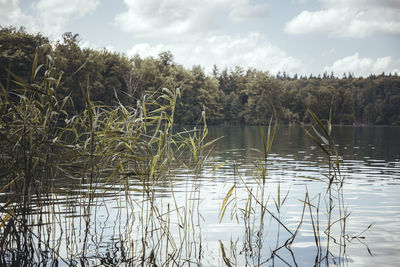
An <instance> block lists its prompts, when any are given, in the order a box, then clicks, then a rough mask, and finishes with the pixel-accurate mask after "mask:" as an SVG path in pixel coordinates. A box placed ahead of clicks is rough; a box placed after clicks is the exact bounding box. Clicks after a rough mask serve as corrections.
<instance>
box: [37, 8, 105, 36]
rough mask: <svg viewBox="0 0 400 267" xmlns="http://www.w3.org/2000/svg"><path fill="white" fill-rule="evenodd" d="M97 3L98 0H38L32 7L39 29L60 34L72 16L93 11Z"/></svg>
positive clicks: (80, 15) (79, 15)
mask: <svg viewBox="0 0 400 267" xmlns="http://www.w3.org/2000/svg"><path fill="white" fill-rule="evenodd" d="M99 3H100V0H69V1H65V0H39V1H38V2H36V3H34V4H33V5H32V7H33V9H34V11H35V13H36V14H37V15H36V20H37V25H38V27H40V30H41V31H43V32H45V33H47V34H55V35H60V34H61V33H63V32H64V31H65V29H64V28H65V25H66V24H67V22H68V21H69V20H70V19H71V18H72V17H82V16H84V15H86V14H87V13H89V12H91V11H94V10H95V9H96V7H97V6H98V4H99Z"/></svg>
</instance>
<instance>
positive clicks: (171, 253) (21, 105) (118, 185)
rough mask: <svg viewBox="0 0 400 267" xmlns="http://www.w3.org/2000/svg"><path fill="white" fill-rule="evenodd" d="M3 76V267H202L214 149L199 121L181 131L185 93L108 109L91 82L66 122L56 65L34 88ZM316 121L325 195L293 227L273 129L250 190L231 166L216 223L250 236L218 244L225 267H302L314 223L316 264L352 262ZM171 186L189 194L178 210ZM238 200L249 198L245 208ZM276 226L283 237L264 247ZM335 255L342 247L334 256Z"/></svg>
mask: <svg viewBox="0 0 400 267" xmlns="http://www.w3.org/2000/svg"><path fill="white" fill-rule="evenodd" d="M5 71H7V73H8V76H9V79H8V80H7V83H6V84H4V85H3V84H0V87H1V98H0V112H1V120H0V123H1V124H0V137H1V138H0V145H1V150H0V158H1V163H0V164H1V165H0V177H1V181H2V183H1V187H0V194H1V195H0V197H1V201H0V203H2V204H1V205H0V237H1V239H0V264H1V265H4V266H6V265H11V264H14V265H28V266H29V265H34V264H37V265H43V266H44V265H54V266H58V265H59V264H61V265H62V264H64V265H82V266H87V265H90V266H91V265H101V264H102V265H105V266H116V265H129V266H130V265H134V266H182V265H196V266H200V265H201V264H202V262H203V259H204V251H205V250H204V244H203V235H202V228H201V225H202V220H203V218H202V216H201V213H200V201H201V198H202V195H201V194H202V190H203V189H202V184H203V183H202V179H203V171H204V162H205V161H206V160H207V157H208V155H209V152H210V149H211V148H212V146H213V144H214V142H216V141H217V140H211V141H207V139H206V137H207V134H208V128H207V123H206V116H205V114H204V113H203V114H202V123H201V126H200V127H199V128H194V129H193V130H186V129H184V130H182V131H177V130H176V129H174V113H175V107H176V102H177V101H178V99H179V97H180V93H181V92H180V90H179V89H176V90H174V91H171V90H169V89H166V88H164V89H161V90H159V91H157V92H148V93H146V94H144V95H143V96H142V97H141V99H137V100H136V103H132V107H126V106H124V105H122V104H120V102H119V101H118V99H117V98H116V99H117V102H118V105H116V106H114V107H108V106H104V105H102V104H101V103H94V102H92V101H91V98H90V90H91V88H90V85H89V81H87V82H86V83H84V84H82V85H81V90H82V97H83V98H84V99H85V103H86V108H85V109H84V110H83V111H82V112H81V113H79V114H76V113H71V112H70V111H71V109H72V108H73V102H72V101H71V98H70V97H68V96H67V97H64V98H61V99H60V98H59V96H58V93H57V92H58V88H59V86H60V84H62V75H63V74H62V72H61V71H59V70H57V69H56V67H55V66H54V64H53V59H52V57H51V55H49V56H48V57H47V60H46V62H44V63H43V64H39V63H38V61H37V56H35V60H34V62H33V66H32V76H31V79H30V81H28V82H26V81H23V80H21V79H20V78H19V77H17V76H15V75H14V74H13V73H11V72H10V71H8V70H7V69H6V68H5ZM310 115H311V116H312V118H313V119H314V124H313V125H312V126H311V129H310V130H306V131H307V133H308V135H310V137H311V138H312V139H313V140H314V141H315V142H316V144H317V145H318V146H319V147H320V148H321V150H322V151H323V152H324V153H325V155H326V158H327V164H328V172H327V173H326V174H323V175H322V179H320V181H321V182H323V183H326V192H324V193H320V192H318V193H317V194H316V195H315V196H312V193H313V192H308V190H307V191H306V194H305V196H304V199H301V200H299V201H300V202H301V203H302V212H301V216H300V218H299V220H298V222H297V223H296V225H295V227H294V226H293V225H290V224H288V223H286V222H285V216H284V213H285V204H286V203H287V200H288V198H289V197H290V191H289V190H288V191H285V192H284V191H283V190H282V188H281V183H280V181H278V183H277V184H272V183H271V179H270V177H269V173H268V170H269V166H270V164H271V162H270V161H269V154H270V151H271V148H272V145H273V141H274V138H275V135H276V131H277V122H276V121H273V120H271V121H270V124H269V126H268V127H267V128H266V129H264V128H262V127H260V136H261V139H262V144H263V145H262V148H261V150H259V149H255V150H256V151H257V152H258V153H259V155H260V159H259V160H257V161H256V162H255V163H254V170H255V175H254V177H250V180H249V178H248V177H244V176H243V175H242V174H241V170H240V166H238V165H236V164H234V170H233V177H232V178H233V181H228V182H227V184H228V185H229V186H228V190H227V192H226V193H225V197H224V198H223V200H222V204H221V207H220V212H219V215H218V220H219V222H221V221H222V220H225V219H226V217H227V214H228V213H230V220H232V221H234V222H236V223H238V224H241V225H243V241H242V242H238V241H233V240H231V241H230V243H229V244H226V243H224V242H222V241H220V242H219V249H220V252H221V258H222V262H223V263H224V264H225V265H226V266H238V265H239V264H241V262H242V261H241V260H240V258H242V257H244V258H245V264H248V265H251V266H263V265H265V264H268V265H275V264H282V263H284V264H287V265H290V266H292V265H293V266H297V265H298V263H297V262H296V255H295V253H294V252H293V250H292V248H291V245H292V244H293V243H295V242H296V238H297V236H299V235H300V234H301V232H302V230H303V227H304V224H305V222H306V220H307V219H308V221H307V222H306V223H307V224H308V225H311V227H312V232H313V237H314V241H315V247H316V255H315V265H316V266H319V265H329V264H330V263H332V262H334V263H338V264H339V265H340V264H342V263H345V262H346V242H348V241H349V240H355V239H358V238H359V235H353V236H351V235H349V234H348V233H347V232H346V229H347V228H346V220H347V218H348V216H349V212H348V210H347V208H346V206H345V202H344V198H343V191H342V189H343V184H344V178H343V177H342V175H341V172H340V157H339V155H338V153H337V151H336V146H335V144H334V139H333V137H332V134H331V129H332V126H331V119H329V120H327V121H321V120H320V119H319V118H318V117H317V116H316V115H315V114H314V113H312V112H311V111H310ZM224 164H225V163H223V164H220V165H219V166H217V167H215V168H214V171H216V170H218V169H219V168H221V167H222V166H223V165H224ZM176 182H183V183H184V185H185V186H184V199H183V200H182V199H178V198H179V197H178V196H177V192H176V190H177V189H176V187H175V183H176ZM271 188H272V190H271ZM239 190H244V191H245V195H246V197H245V198H244V199H240V198H239V196H240V195H241V194H239V192H238V191H239ZM163 193H165V194H167V195H168V196H169V197H168V198H166V197H165V194H164V195H163ZM321 203H322V204H321ZM323 207H325V210H323ZM322 215H325V216H326V217H327V220H322V219H321V217H322ZM267 222H269V223H267ZM271 227H275V228H276V231H274V233H276V236H275V237H273V238H274V240H275V241H274V242H273V244H274V246H273V247H268V248H267V247H265V246H266V244H271V242H266V238H267V237H268V238H270V237H269V236H268V234H267V233H268V232H269V230H270V229H269V228H271ZM110 232H112V235H111V236H112V237H111V240H110V234H109V233H110ZM239 246H241V247H239ZM333 247H338V248H339V251H338V252H337V254H336V255H334V254H333V252H332V251H333V249H332V248H333ZM266 251H269V252H270V253H265V252H266ZM334 251H337V250H334ZM242 255H243V256H242Z"/></svg>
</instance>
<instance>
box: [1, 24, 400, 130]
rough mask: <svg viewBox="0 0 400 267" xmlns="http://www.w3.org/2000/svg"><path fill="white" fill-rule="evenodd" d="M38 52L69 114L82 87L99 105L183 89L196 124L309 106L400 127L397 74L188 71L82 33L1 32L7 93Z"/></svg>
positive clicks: (181, 106) (240, 120)
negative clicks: (83, 38) (87, 42)
mask: <svg viewBox="0 0 400 267" xmlns="http://www.w3.org/2000/svg"><path fill="white" fill-rule="evenodd" d="M35 53H38V61H39V62H41V63H43V62H46V60H50V61H52V64H54V66H55V67H56V68H57V70H58V71H59V72H60V73H61V72H62V73H63V76H62V81H61V85H60V86H59V90H58V92H57V94H58V95H59V96H61V97H62V96H66V95H70V96H71V98H72V99H73V103H74V105H73V106H72V105H71V106H70V107H69V110H70V112H80V111H81V110H82V109H83V108H84V98H83V96H82V93H81V92H82V90H81V88H82V87H84V88H86V87H88V88H89V91H90V96H91V98H92V100H93V101H98V102H102V103H104V104H105V105H116V104H117V103H118V102H121V103H122V104H124V105H131V106H134V105H136V102H137V101H138V100H139V99H140V98H141V96H142V95H143V94H144V93H150V94H151V93H152V92H155V91H157V90H160V89H162V88H164V87H165V88H170V89H175V88H179V89H180V92H181V99H180V101H179V102H178V106H177V108H176V113H175V120H176V122H177V123H180V124H196V123H197V122H198V121H199V119H200V118H201V113H202V111H205V112H206V116H207V120H208V123H209V124H228V125H236V124H266V123H268V121H269V120H270V118H271V117H272V116H275V117H276V118H277V119H278V121H279V123H308V122H309V121H310V118H309V116H308V113H307V112H306V111H307V109H308V108H309V109H311V110H313V111H314V112H315V113H316V114H318V116H320V117H321V118H328V116H329V110H330V108H332V111H333V113H334V114H333V115H334V116H333V118H334V123H337V124H376V125H400V77H399V76H398V75H397V74H395V75H391V74H389V75H385V74H384V73H382V74H380V75H377V76H375V75H371V76H369V77H368V78H355V77H353V76H352V75H351V74H349V75H345V76H343V77H342V78H337V77H334V76H333V75H327V74H324V75H323V76H322V77H321V76H310V77H297V75H295V76H293V77H289V76H287V75H286V74H283V75H281V74H278V75H277V76H272V75H270V74H269V73H268V72H265V71H259V70H256V69H252V68H249V69H246V70H245V69H243V68H240V67H235V68H233V69H229V70H228V69H223V70H219V69H218V68H217V67H216V66H215V67H214V68H213V71H212V73H210V74H206V73H205V71H204V69H203V68H202V67H201V66H193V67H192V68H191V69H186V68H184V67H183V66H182V65H180V64H177V63H176V62H174V58H173V55H172V54H171V53H170V52H163V53H161V54H159V56H158V57H157V58H152V57H148V58H141V57H139V56H138V55H137V56H134V57H132V58H129V57H127V56H125V55H123V54H119V53H115V52H110V51H108V50H105V49H103V50H94V49H90V48H83V47H81V46H80V44H79V36H78V35H73V34H71V33H65V34H64V35H63V36H62V40H60V41H57V42H56V43H51V42H50V41H49V39H48V38H47V37H45V36H43V35H42V34H29V33H27V32H26V31H24V30H23V29H20V30H16V29H15V28H1V29H0V64H1V72H0V82H1V84H2V86H4V88H7V87H9V86H12V84H9V82H8V81H9V80H10V79H8V77H9V76H10V75H12V74H10V72H11V73H13V74H15V75H16V76H18V77H21V78H22V79H24V80H27V81H29V79H31V76H32V69H31V66H32V62H33V60H34V56H35ZM266 60H268V59H266ZM6 69H9V70H10V72H8V71H6Z"/></svg>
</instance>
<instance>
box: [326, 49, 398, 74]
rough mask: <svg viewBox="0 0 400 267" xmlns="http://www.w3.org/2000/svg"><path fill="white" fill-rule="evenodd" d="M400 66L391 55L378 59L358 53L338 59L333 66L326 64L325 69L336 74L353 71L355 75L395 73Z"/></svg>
mask: <svg viewBox="0 0 400 267" xmlns="http://www.w3.org/2000/svg"><path fill="white" fill-rule="evenodd" d="M398 68H399V66H396V63H394V62H393V60H392V58H391V57H390V56H388V57H381V58H377V59H375V60H374V59H371V58H360V56H359V54H358V53H355V54H354V55H352V56H348V57H344V58H341V59H338V60H336V61H335V62H334V63H333V64H332V66H326V67H325V68H324V71H326V72H333V73H335V74H336V75H339V76H340V75H342V74H343V73H346V74H347V73H349V72H350V73H353V74H354V75H355V76H364V77H366V76H369V75H370V74H380V73H382V72H385V73H394V72H396V71H397V69H398Z"/></svg>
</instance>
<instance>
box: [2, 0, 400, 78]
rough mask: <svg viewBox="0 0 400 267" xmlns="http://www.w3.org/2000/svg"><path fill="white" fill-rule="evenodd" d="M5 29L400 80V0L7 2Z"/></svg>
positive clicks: (205, 61)
mask: <svg viewBox="0 0 400 267" xmlns="http://www.w3.org/2000/svg"><path fill="white" fill-rule="evenodd" d="M0 25H1V26H3V27H7V26H14V27H17V28H19V27H20V26H24V27H25V28H26V30H27V31H28V32H31V33H37V32H40V33H42V34H44V35H46V36H49V37H50V39H51V40H53V41H56V40H58V39H61V36H62V34H63V33H64V32H72V33H74V34H75V33H78V34H79V37H80V44H81V45H82V46H83V47H90V48H93V49H102V48H106V49H109V50H111V51H115V52H118V53H124V54H126V55H127V56H134V55H135V54H139V55H140V56H141V57H147V56H153V57H157V56H158V54H159V53H161V52H164V51H171V52H172V54H173V55H174V60H175V62H176V63H178V64H182V65H184V66H185V67H187V68H191V67H192V66H193V65H200V66H202V67H203V68H204V70H205V71H207V72H209V71H211V69H212V67H213V65H216V66H217V67H218V68H219V69H224V68H228V69H233V68H234V67H235V66H240V67H243V68H245V69H247V68H249V67H251V68H256V69H259V70H263V71H269V72H270V73H271V74H273V75H275V74H277V73H278V72H281V73H282V72H286V73H288V74H290V75H293V74H295V73H297V74H298V75H310V74H313V75H318V74H322V73H324V72H327V73H331V72H333V73H334V74H335V75H336V76H339V77H342V75H343V73H349V72H350V73H352V74H353V75H355V76H357V77H358V76H364V77H365V76H368V75H370V74H380V73H382V72H385V73H395V72H397V73H398V74H400V0H68V1H66V0H31V1H29V0H0Z"/></svg>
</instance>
